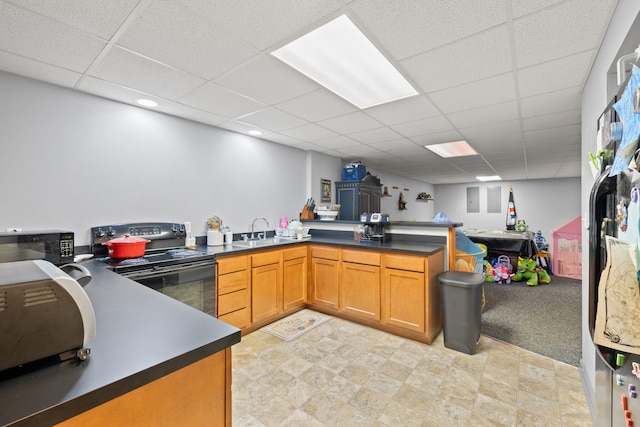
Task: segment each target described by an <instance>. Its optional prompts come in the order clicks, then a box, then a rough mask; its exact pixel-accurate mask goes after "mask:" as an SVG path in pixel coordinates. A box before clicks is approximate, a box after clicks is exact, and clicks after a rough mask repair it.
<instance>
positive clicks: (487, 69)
mask: <svg viewBox="0 0 640 427" xmlns="http://www.w3.org/2000/svg"><path fill="white" fill-rule="evenodd" d="M401 64H402V66H403V67H404V68H405V70H406V71H407V72H408V74H409V76H410V77H411V78H412V79H413V80H414V81H415V82H416V83H417V84H418V85H419V86H420V88H421V89H422V90H423V91H424V92H426V93H430V92H434V91H437V90H441V89H447V88H450V87H453V86H458V85H460V84H464V83H470V82H473V81H476V80H481V79H484V78H487V77H491V76H496V75H498V74H504V73H506V72H509V71H512V69H513V68H512V60H511V46H510V44H509V32H508V31H507V26H506V25H501V26H499V27H496V28H492V29H490V30H487V31H484V32H482V33H479V34H476V35H473V36H471V37H467V38H465V39H463V40H459V41H457V42H455V43H452V44H448V45H446V46H444V47H441V48H438V49H434V50H431V51H428V52H425V53H423V54H421V55H418V56H413V57H411V58H408V59H405V60H403V61H401Z"/></svg>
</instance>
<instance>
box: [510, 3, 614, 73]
mask: <svg viewBox="0 0 640 427" xmlns="http://www.w3.org/2000/svg"><path fill="white" fill-rule="evenodd" d="M614 4H615V0H571V1H565V2H561V3H559V4H557V5H555V6H554V7H550V8H547V9H544V10H542V11H540V12H539V13H533V14H530V15H527V16H524V17H522V18H519V19H515V20H514V22H513V30H514V39H515V45H516V52H517V55H516V59H517V63H518V67H519V68H522V67H528V66H531V65H534V64H539V63H541V62H545V61H550V60H553V59H558V58H562V57H564V56H567V55H572V54H575V53H578V52H583V51H585V50H592V49H593V48H594V47H597V46H598V45H599V41H600V36H601V34H602V32H603V30H604V29H605V28H606V24H607V23H608V22H609V18H610V14H608V13H603V11H607V10H609V9H610V6H612V5H614Z"/></svg>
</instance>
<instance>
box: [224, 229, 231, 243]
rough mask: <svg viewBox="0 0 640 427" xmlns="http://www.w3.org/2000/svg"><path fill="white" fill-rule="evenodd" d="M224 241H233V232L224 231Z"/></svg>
mask: <svg viewBox="0 0 640 427" xmlns="http://www.w3.org/2000/svg"><path fill="white" fill-rule="evenodd" d="M224 242H225V243H231V242H233V233H232V232H231V231H227V232H226V233H224Z"/></svg>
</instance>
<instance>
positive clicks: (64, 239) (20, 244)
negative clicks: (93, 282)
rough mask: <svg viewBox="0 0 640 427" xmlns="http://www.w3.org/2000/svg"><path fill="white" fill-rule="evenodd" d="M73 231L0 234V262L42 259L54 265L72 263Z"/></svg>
mask: <svg viewBox="0 0 640 427" xmlns="http://www.w3.org/2000/svg"><path fill="white" fill-rule="evenodd" d="M73 237H74V234H73V231H65V230H38V231H19V232H1V233H0V262H13V261H25V260H36V259H42V260H45V261H49V262H50V263H52V264H55V265H62V264H67V263H70V262H73V253H74V250H73V244H74V242H73Z"/></svg>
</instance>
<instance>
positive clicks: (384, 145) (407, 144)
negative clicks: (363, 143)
mask: <svg viewBox="0 0 640 427" xmlns="http://www.w3.org/2000/svg"><path fill="white" fill-rule="evenodd" d="M367 145H370V146H371V147H374V148H377V149H378V150H382V151H386V152H393V153H395V151H396V150H399V149H402V148H414V147H417V148H424V147H421V146H419V145H417V144H416V143H415V142H413V141H411V140H409V139H406V138H400V139H395V140H393V141H382V142H374V143H372V144H367Z"/></svg>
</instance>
